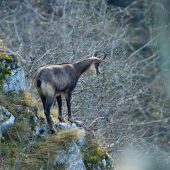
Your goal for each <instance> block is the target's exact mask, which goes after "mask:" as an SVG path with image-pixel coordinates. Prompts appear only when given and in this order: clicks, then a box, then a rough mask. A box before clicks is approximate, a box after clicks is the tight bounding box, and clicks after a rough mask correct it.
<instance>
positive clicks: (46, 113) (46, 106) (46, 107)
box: [44, 97, 56, 133]
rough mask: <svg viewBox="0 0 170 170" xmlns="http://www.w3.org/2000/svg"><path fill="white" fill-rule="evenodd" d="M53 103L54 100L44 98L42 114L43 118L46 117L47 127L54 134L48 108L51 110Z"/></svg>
mask: <svg viewBox="0 0 170 170" xmlns="http://www.w3.org/2000/svg"><path fill="white" fill-rule="evenodd" d="M53 102H54V98H51V97H47V98H46V104H45V109H44V113H45V116H46V119H47V122H48V125H49V128H50V131H51V133H55V132H56V131H55V130H54V127H53V122H52V119H51V116H50V108H51V106H52V104H53Z"/></svg>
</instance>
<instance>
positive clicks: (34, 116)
mask: <svg viewBox="0 0 170 170" xmlns="http://www.w3.org/2000/svg"><path fill="white" fill-rule="evenodd" d="M31 116H32V119H33V120H34V123H37V120H38V118H37V116H36V115H35V114H34V113H31Z"/></svg>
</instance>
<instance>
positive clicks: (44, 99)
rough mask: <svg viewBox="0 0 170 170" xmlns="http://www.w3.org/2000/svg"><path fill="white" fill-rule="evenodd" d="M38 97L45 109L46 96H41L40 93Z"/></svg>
mask: <svg viewBox="0 0 170 170" xmlns="http://www.w3.org/2000/svg"><path fill="white" fill-rule="evenodd" d="M40 97H41V101H42V104H43V109H44V110H45V104H46V97H45V96H42V95H40Z"/></svg>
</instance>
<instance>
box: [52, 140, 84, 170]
mask: <svg viewBox="0 0 170 170" xmlns="http://www.w3.org/2000/svg"><path fill="white" fill-rule="evenodd" d="M57 163H58V164H63V163H65V170H70V169H71V170H86V167H85V165H84V162H83V156H82V154H81V152H80V149H79V147H78V146H77V144H76V143H75V142H74V141H73V142H71V143H70V144H69V146H68V149H66V150H62V151H61V152H59V153H58V154H57V156H56V158H55V162H54V165H56V164H57Z"/></svg>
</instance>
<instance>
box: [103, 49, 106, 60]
mask: <svg viewBox="0 0 170 170" xmlns="http://www.w3.org/2000/svg"><path fill="white" fill-rule="evenodd" d="M103 53H104V57H103V60H104V59H105V58H106V53H105V51H103Z"/></svg>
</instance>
